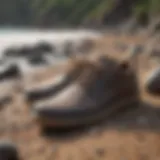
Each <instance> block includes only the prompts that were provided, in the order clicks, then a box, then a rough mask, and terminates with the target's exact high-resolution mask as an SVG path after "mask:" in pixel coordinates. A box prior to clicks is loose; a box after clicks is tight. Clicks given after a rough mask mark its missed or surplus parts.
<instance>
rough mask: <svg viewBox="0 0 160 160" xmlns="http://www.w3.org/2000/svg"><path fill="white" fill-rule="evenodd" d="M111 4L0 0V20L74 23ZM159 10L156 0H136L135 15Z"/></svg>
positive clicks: (110, 0) (96, 0)
mask: <svg viewBox="0 0 160 160" xmlns="http://www.w3.org/2000/svg"><path fill="white" fill-rule="evenodd" d="M113 7H114V0H1V5H0V24H9V25H10V24H24V25H29V24H30V25H32V24H36V23H38V22H42V23H46V22H47V21H51V22H52V21H53V23H56V24H63V25H65V24H73V25H78V24H80V23H82V22H83V21H90V20H92V19H93V20H94V19H102V17H103V16H104V14H106V13H107V12H108V11H109V10H111V9H112V8H113ZM159 12H160V0H137V3H136V5H135V7H134V9H133V13H134V15H135V16H137V17H138V16H140V15H141V14H143V13H146V14H149V15H152V14H153V15H155V14H158V13H159Z"/></svg>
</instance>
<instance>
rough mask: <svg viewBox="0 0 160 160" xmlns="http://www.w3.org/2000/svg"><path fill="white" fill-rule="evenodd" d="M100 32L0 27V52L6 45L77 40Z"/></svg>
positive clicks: (97, 34) (95, 35)
mask: <svg viewBox="0 0 160 160" xmlns="http://www.w3.org/2000/svg"><path fill="white" fill-rule="evenodd" d="M97 36H100V33H98V32H95V31H92V30H38V29H26V28H0V54H1V52H3V50H4V49H5V48H6V47H8V46H20V45H23V44H29V45H34V44H35V43H36V42H38V41H41V40H46V41H49V42H50V43H53V44H55V45H56V44H58V43H61V42H63V41H65V40H68V39H69V40H79V39H82V38H86V37H97Z"/></svg>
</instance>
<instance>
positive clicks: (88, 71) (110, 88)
mask: <svg viewBox="0 0 160 160" xmlns="http://www.w3.org/2000/svg"><path fill="white" fill-rule="evenodd" d="M138 102H139V90H138V85H137V78H136V75H135V73H134V71H133V70H132V69H131V68H130V67H129V66H128V64H126V63H122V64H119V63H117V62H116V61H114V60H111V59H107V58H106V59H104V58H102V59H101V61H100V63H99V64H98V65H94V64H90V65H88V66H86V68H85V70H84V72H83V73H82V74H81V77H80V78H79V79H78V80H77V81H75V82H74V83H72V84H71V85H69V86H68V87H66V88H65V89H63V90H62V91H61V92H60V93H59V94H58V95H56V96H54V97H52V98H50V100H48V101H44V102H42V103H38V104H35V105H34V107H33V111H34V114H35V116H36V118H37V120H38V121H39V123H40V124H41V125H42V126H45V127H69V126H70V127H73V126H77V125H87V124H90V123H94V122H97V121H99V120H101V119H104V118H106V117H107V116H108V115H110V114H111V113H112V112H115V111H117V110H119V109H121V108H124V107H131V106H132V105H133V104H135V105H137V103H138Z"/></svg>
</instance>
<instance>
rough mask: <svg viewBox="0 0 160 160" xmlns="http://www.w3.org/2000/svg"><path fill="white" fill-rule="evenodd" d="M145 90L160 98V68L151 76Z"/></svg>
mask: <svg viewBox="0 0 160 160" xmlns="http://www.w3.org/2000/svg"><path fill="white" fill-rule="evenodd" d="M145 89H146V90H147V91H148V92H149V93H151V94H153V95H158V96H160V68H157V69H156V70H154V71H153V72H152V73H151V74H150V75H149V77H148V78H147V80H146V83H145Z"/></svg>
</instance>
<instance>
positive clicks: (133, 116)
mask: <svg viewBox="0 0 160 160" xmlns="http://www.w3.org/2000/svg"><path fill="white" fill-rule="evenodd" d="M94 129H95V130H96V131H107V130H109V129H114V130H118V131H151V132H160V108H158V106H153V105H151V104H148V103H145V102H143V103H141V105H139V106H136V107H135V106H134V107H132V108H129V109H125V110H121V111H119V112H117V113H115V114H112V115H111V116H110V117H108V118H107V119H106V120H105V121H103V122H101V123H98V124H95V125H92V126H86V127H81V128H70V129H63V130H58V129H55V130H53V129H49V128H45V129H43V130H42V132H41V134H42V135H43V136H45V137H46V138H49V139H56V140H60V141H61V140H63V141H64V140H65V141H67V140H71V139H72V140H74V139H77V138H80V137H81V136H85V135H88V132H89V133H90V131H92V130H93V131H94Z"/></svg>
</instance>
